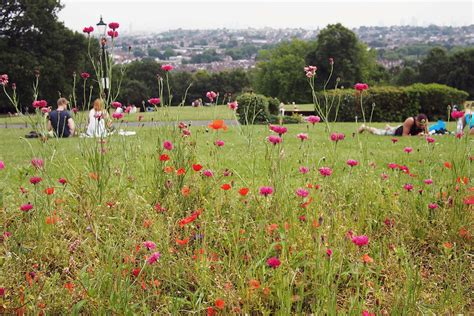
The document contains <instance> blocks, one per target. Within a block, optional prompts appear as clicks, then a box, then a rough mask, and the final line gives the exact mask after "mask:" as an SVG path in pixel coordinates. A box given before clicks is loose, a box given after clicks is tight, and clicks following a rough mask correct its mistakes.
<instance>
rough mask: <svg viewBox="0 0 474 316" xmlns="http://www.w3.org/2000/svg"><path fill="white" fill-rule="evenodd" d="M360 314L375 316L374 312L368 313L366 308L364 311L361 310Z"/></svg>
mask: <svg viewBox="0 0 474 316" xmlns="http://www.w3.org/2000/svg"><path fill="white" fill-rule="evenodd" d="M362 316H375V314H374V313H369V311H368V310H364V311H362Z"/></svg>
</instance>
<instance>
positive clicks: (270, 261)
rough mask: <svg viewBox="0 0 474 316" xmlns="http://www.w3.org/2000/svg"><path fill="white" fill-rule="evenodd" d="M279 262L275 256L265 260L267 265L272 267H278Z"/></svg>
mask: <svg viewBox="0 0 474 316" xmlns="http://www.w3.org/2000/svg"><path fill="white" fill-rule="evenodd" d="M280 264H281V262H280V259H278V258H277V257H271V258H269V259H268V260H267V265H268V266H269V267H270V268H273V269H276V268H278V267H279V266H280Z"/></svg>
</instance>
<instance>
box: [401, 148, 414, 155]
mask: <svg viewBox="0 0 474 316" xmlns="http://www.w3.org/2000/svg"><path fill="white" fill-rule="evenodd" d="M403 151H404V152H406V153H407V154H409V153H411V152H412V151H413V148H411V147H405V148H404V149H403Z"/></svg>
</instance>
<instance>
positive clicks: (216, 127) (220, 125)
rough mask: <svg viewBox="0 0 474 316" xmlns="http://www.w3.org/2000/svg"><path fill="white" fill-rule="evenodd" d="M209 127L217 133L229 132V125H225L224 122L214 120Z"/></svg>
mask: <svg viewBox="0 0 474 316" xmlns="http://www.w3.org/2000/svg"><path fill="white" fill-rule="evenodd" d="M208 127H209V128H212V129H213V130H215V131H217V130H220V129H222V130H224V131H226V130H227V125H225V123H224V120H214V121H212V123H211V124H209V125H208Z"/></svg>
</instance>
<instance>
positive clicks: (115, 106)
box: [112, 101, 122, 108]
mask: <svg viewBox="0 0 474 316" xmlns="http://www.w3.org/2000/svg"><path fill="white" fill-rule="evenodd" d="M112 106H113V107H114V108H121V107H122V103H120V102H117V101H114V102H112Z"/></svg>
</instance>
